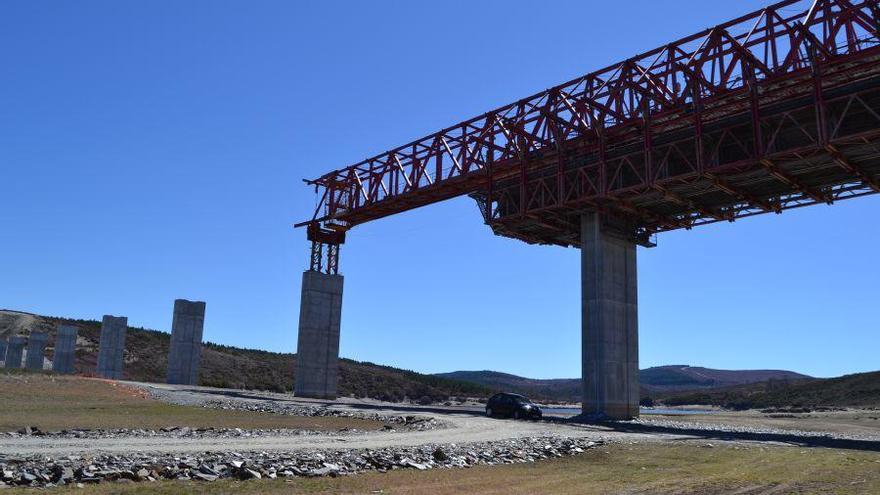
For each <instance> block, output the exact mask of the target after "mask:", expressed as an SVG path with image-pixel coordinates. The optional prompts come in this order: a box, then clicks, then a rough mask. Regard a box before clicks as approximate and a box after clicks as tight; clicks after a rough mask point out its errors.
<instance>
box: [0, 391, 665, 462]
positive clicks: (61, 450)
mask: <svg viewBox="0 0 880 495" xmlns="http://www.w3.org/2000/svg"><path fill="white" fill-rule="evenodd" d="M127 383H128V382H127ZM128 384H129V385H134V386H138V387H143V388H144V389H146V390H147V391H149V392H150V393H151V394H152V395H153V396H154V397H156V398H159V399H161V400H165V401H168V402H172V403H175V404H182V405H194V406H208V407H226V408H242V409H251V410H265V411H276V412H282V413H283V412H284V410H285V409H294V410H301V409H306V410H307V409H309V408H311V409H318V410H320V411H323V413H324V414H333V413H340V414H353V415H364V416H365V417H368V416H375V415H377V414H378V415H379V416H380V417H381V416H388V417H392V416H397V417H400V416H405V417H410V418H411V419H412V417H415V418H434V419H436V420H437V421H436V423H438V424H439V425H440V426H439V427H436V428H433V429H427V430H423V431H418V430H416V431H412V430H407V429H405V428H401V429H397V428H395V429H394V430H390V431H378V432H340V433H338V434H325V435H303V436H292V435H271V434H264V435H258V436H250V437H247V436H236V437H216V438H210V437H207V438H206V437H197V438H188V437H167V436H161V437H143V436H136V435H131V436H125V435H114V436H112V437H107V438H64V437H59V436H52V435H48V436H15V437H8V438H2V439H0V455H5V456H16V455H17V456H27V455H34V454H41V455H51V456H61V455H76V454H82V453H89V454H96V453H107V454H130V453H136V452H156V453H159V452H161V453H181V454H185V453H196V452H204V451H296V450H318V449H337V450H338V449H378V448H385V447H414V446H419V445H424V444H434V443H447V444H448V443H473V442H492V441H499V440H506V439H518V438H533V437H561V438H581V439H587V440H593V441H624V440H662V439H671V438H675V437H676V435H670V434H664V435H656V434H652V433H639V432H637V433H620V432H615V431H613V430H612V429H610V428H608V427H604V426H593V425H578V424H561V423H554V422H544V421H539V422H532V421H511V420H502V419H491V418H486V417H484V416H483V415H482V411H481V410H480V409H479V408H478V407H474V406H471V407H467V406H461V407H456V406H452V407H440V408H438V407H419V406H408V405H406V406H404V405H401V406H393V405H389V404H387V403H380V402H374V401H368V400H354V399H340V400H339V401H334V402H327V401H316V400H309V399H300V398H294V397H292V396H291V395H289V394H274V393H263V392H241V391H237V390H223V389H213V388H206V387H186V386H172V385H160V384H146V383H128ZM181 426H185V425H181Z"/></svg>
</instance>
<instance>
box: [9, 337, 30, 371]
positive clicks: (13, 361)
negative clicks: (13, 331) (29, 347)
mask: <svg viewBox="0 0 880 495" xmlns="http://www.w3.org/2000/svg"><path fill="white" fill-rule="evenodd" d="M25 342H26V339H25V338H24V337H22V336H20V335H16V336H14V337H9V341H8V342H7V344H6V364H5V366H6V368H9V369H18V368H21V355H22V353H23V351H24V344H25Z"/></svg>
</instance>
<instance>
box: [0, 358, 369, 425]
mask: <svg viewBox="0 0 880 495" xmlns="http://www.w3.org/2000/svg"><path fill="white" fill-rule="evenodd" d="M0 397H2V400H0V432H2V431H15V430H18V429H20V428H22V427H24V426H38V427H39V428H40V429H41V430H43V431H56V430H63V429H73V428H87V429H99V428H100V429H112V428H153V429H155V428H163V427H171V426H189V427H193V428H293V429H309V430H337V429H341V428H358V429H363V430H367V429H378V428H381V427H382V423H380V422H377V421H367V420H361V419H350V418H332V417H328V418H323V417H318V418H307V417H298V416H283V415H278V414H268V413H256V412H248V411H221V410H212V409H204V408H201V407H186V406H174V405H170V404H165V403H162V402H159V401H155V400H152V399H149V398H147V397H146V396H145V394H144V393H143V391H141V390H139V389H136V388H132V387H128V386H124V385H119V384H117V383H116V382H113V381H108V380H98V379H88V378H75V377H59V376H55V375H48V374H31V373H21V372H3V373H0Z"/></svg>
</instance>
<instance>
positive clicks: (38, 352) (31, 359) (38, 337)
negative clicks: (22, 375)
mask: <svg viewBox="0 0 880 495" xmlns="http://www.w3.org/2000/svg"><path fill="white" fill-rule="evenodd" d="M47 343H49V334H48V333H46V332H31V334H30V336H28V343H27V355H26V356H25V363H24V366H25V368H27V369H29V370H32V371H42V370H43V357H44V356H45V355H46V344H47Z"/></svg>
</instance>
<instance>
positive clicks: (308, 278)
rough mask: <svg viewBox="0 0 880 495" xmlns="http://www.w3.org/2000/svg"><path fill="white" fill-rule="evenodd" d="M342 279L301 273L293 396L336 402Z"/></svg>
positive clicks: (324, 274)
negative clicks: (300, 297)
mask: <svg viewBox="0 0 880 495" xmlns="http://www.w3.org/2000/svg"><path fill="white" fill-rule="evenodd" d="M342 282H343V277H342V275H328V274H326V273H320V272H315V271H307V272H305V273H303V278H302V300H301V302H300V308H299V336H298V338H297V346H296V372H295V373H294V382H295V385H294V393H295V394H296V395H297V396H299V397H313V398H317V399H335V398H336V382H337V375H338V373H339V363H338V361H339V326H340V322H341V318H342Z"/></svg>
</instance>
